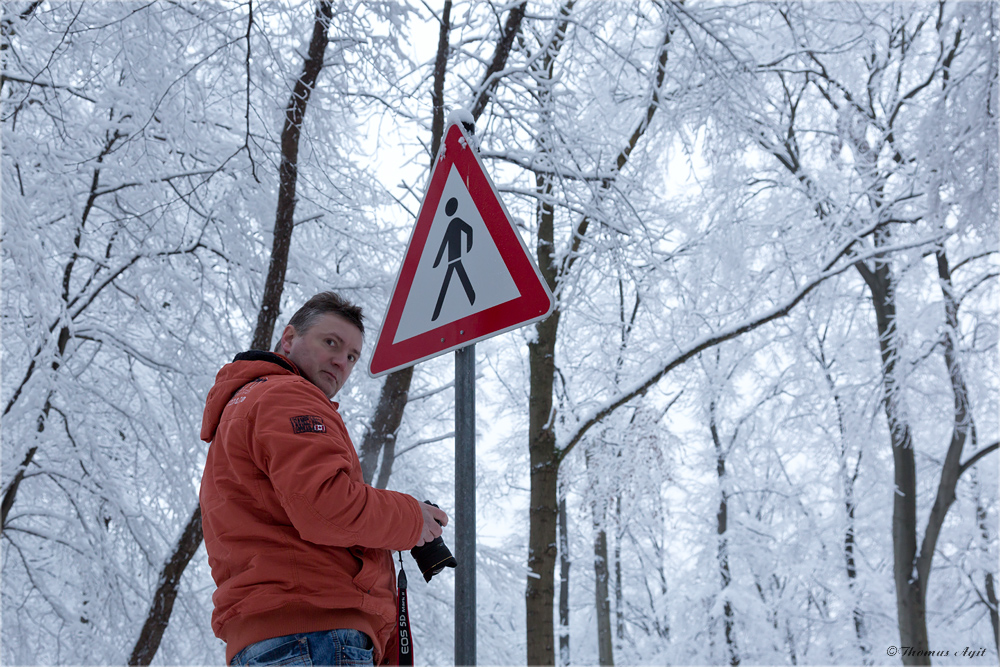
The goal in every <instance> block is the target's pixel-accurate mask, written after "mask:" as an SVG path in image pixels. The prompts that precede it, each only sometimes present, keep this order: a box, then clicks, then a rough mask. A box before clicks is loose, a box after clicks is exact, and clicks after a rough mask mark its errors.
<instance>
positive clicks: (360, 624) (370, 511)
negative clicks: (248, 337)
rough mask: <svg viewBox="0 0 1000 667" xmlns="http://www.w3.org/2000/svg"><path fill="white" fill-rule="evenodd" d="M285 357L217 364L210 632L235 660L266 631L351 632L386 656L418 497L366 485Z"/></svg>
mask: <svg viewBox="0 0 1000 667" xmlns="http://www.w3.org/2000/svg"><path fill="white" fill-rule="evenodd" d="M337 407H338V404H337V403H332V402H330V400H329V399H328V398H327V397H326V396H325V395H324V394H323V392H322V391H321V390H320V389H319V388H318V387H316V386H315V385H313V384H312V383H311V382H309V381H308V380H307V379H305V378H304V377H302V376H301V375H299V374H298V369H296V368H295V365H294V364H292V362H291V361H289V360H288V359H287V358H285V357H283V356H280V355H277V354H273V353H270V352H258V351H252V352H246V353H243V354H240V355H237V356H236V359H234V360H233V363H230V364H227V365H226V366H224V367H223V368H222V370H220V371H219V373H218V375H217V376H216V378H215V386H213V387H212V389H211V391H210V392H209V394H208V399H207V401H206V403H205V414H204V417H203V420H202V427H201V438H202V440H205V441H206V442H209V441H210V442H211V443H212V444H211V446H210V447H209V450H208V460H207V461H206V463H205V474H204V477H203V478H202V482H201V492H200V500H201V510H202V526H203V528H204V532H205V548H206V550H207V551H208V562H209V565H210V566H211V568H212V577H213V578H214V579H215V583H216V585H217V586H218V589H217V590H216V592H215V594H214V595H213V596H212V600H213V601H214V603H215V611H214V612H213V614H212V629H213V630H214V631H215V634H216V635H217V636H218V637H219V638H220V639H222V640H223V641H225V642H226V662H227V663H228V662H229V661H231V660H232V659H233V656H235V655H236V654H237V653H238V652H239V651H241V650H242V649H243V648H244V647H246V646H248V645H249V644H252V643H254V642H257V641H260V640H262V639H267V638H270V637H278V636H282V635H287V634H293V633H299V632H314V631H318V630H330V629H333V628H354V629H356V630H360V631H362V632H364V633H366V634H367V635H368V636H369V637H371V638H372V641H373V642H374V644H375V663H376V664H378V663H380V662H382V660H383V657H386V658H389V659H391V658H394V656H389V655H386V653H387V652H386V647H387V645H388V644H389V643H390V642H391V641H393V640H394V639H395V628H396V582H395V578H394V577H395V568H394V566H393V563H392V553H391V551H390V550H403V549H410V548H411V547H413V546H414V545H415V544H416V543H417V540H419V539H420V532H421V529H422V528H423V518H422V515H421V512H420V506H419V503H418V501H417V500H416V499H415V498H413V497H411V496H408V495H405V494H402V493H396V492H394V491H383V490H379V489H374V488H372V487H371V486H369V485H367V484H365V483H364V480H363V478H362V476H361V463H360V462H359V461H358V455H357V453H356V452H355V450H354V445H353V444H352V443H351V439H350V436H349V435H348V434H347V429H346V428H344V422H343V421H342V420H341V418H340V415H339V414H338V412H337Z"/></svg>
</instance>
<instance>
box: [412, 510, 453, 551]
mask: <svg viewBox="0 0 1000 667" xmlns="http://www.w3.org/2000/svg"><path fill="white" fill-rule="evenodd" d="M420 513H421V514H423V517H424V528H423V530H422V531H421V532H420V540H419V541H418V542H417V543H416V545H415V546H418V547H422V546H424V545H425V544H427V543H428V542H433V541H434V538H436V537H439V536H440V535H441V526H447V525H448V515H447V514H445V513H444V511H443V510H440V509H438V508H437V507H434V506H433V505H428V504H427V503H420Z"/></svg>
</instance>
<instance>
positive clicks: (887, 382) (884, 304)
mask: <svg viewBox="0 0 1000 667" xmlns="http://www.w3.org/2000/svg"><path fill="white" fill-rule="evenodd" d="M884 233H885V232H881V234H884ZM876 245H877V244H876ZM858 267H859V271H860V272H861V275H862V277H863V278H864V279H865V282H866V283H867V284H868V287H869V289H870V291H871V295H872V304H873V306H874V308H875V319H876V325H877V327H878V337H879V348H880V351H881V356H882V407H883V409H884V411H885V416H886V420H887V421H888V424H889V438H890V441H891V443H892V458H893V464H894V466H893V467H894V477H895V480H894V481H895V493H894V494H893V499H892V546H893V549H892V551H893V573H894V577H895V582H896V612H897V615H898V625H899V643H900V649H901V653H902V659H903V664H906V665H929V664H931V663H930V657H929V656H927V655H926V654H927V653H928V651H929V649H928V640H927V619H926V609H925V607H924V600H925V597H924V588H923V586H924V582H923V581H921V578H920V575H919V573H918V572H917V471H916V464H915V461H914V455H913V438H912V435H911V433H910V426H909V422H908V421H907V418H906V416H905V414H904V412H903V405H902V401H901V396H900V392H901V387H900V385H899V378H898V376H897V370H896V369H897V363H898V362H899V357H900V349H899V345H900V342H899V338H898V336H897V330H896V300H895V294H894V291H893V288H894V286H893V283H892V276H891V272H890V268H889V265H888V264H887V263H886V262H885V261H884V260H878V261H877V262H876V264H875V269H874V270H870V269H868V268H867V267H864V268H862V267H863V265H861V264H859V265H858Z"/></svg>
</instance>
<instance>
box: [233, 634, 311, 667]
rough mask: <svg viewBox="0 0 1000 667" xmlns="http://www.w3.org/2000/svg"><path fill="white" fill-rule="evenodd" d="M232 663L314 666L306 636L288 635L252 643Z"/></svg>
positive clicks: (241, 664) (247, 666) (248, 666)
mask: <svg viewBox="0 0 1000 667" xmlns="http://www.w3.org/2000/svg"><path fill="white" fill-rule="evenodd" d="M232 664H234V665H240V666H241V667H242V666H244V665H245V666H246V667H252V666H253V665H305V666H306V667H311V666H312V664H313V663H312V660H311V659H310V657H309V645H308V642H307V641H306V639H305V637H301V636H298V635H286V636H284V637H274V638H272V639H265V640H263V641H259V642H257V643H256V644H251V645H250V646H247V647H246V648H245V649H243V650H242V651H240V652H239V653H238V654H236V657H235V658H233V662H232Z"/></svg>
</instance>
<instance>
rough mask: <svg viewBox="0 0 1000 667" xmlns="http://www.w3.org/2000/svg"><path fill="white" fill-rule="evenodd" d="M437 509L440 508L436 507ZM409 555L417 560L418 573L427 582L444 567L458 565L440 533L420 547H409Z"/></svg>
mask: <svg viewBox="0 0 1000 667" xmlns="http://www.w3.org/2000/svg"><path fill="white" fill-rule="evenodd" d="M424 502H425V503H427V504H428V505H433V506H434V507H437V505H434V503H432V502H431V501H429V500H425V501H424ZM438 509H441V508H439V507H438ZM438 524H439V525H440V524H441V522H440V521H438ZM410 555H411V556H413V560H415V561H417V567H419V568H420V573H421V574H422V575H424V581H426V582H428V583H430V580H431V577H433V576H434V575H435V574H437V573H438V572H440V571H441V570H443V569H444V568H446V567H458V561H456V560H455V557H454V556H452V555H451V551H450V550H449V549H448V545H446V544H445V543H444V540H443V539H442V538H441V536H440V535H438V536H437V537H435V538H434V540H433V541H431V542H428V543H427V544H425V545H423V546H421V547H413V548H412V549H410Z"/></svg>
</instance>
